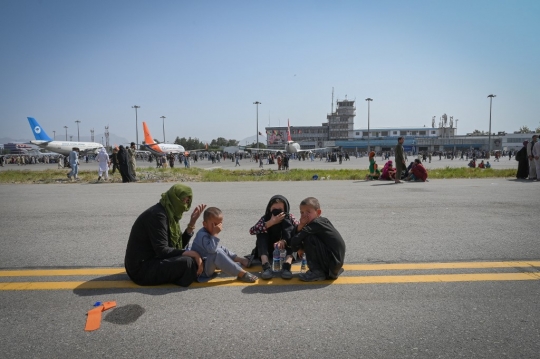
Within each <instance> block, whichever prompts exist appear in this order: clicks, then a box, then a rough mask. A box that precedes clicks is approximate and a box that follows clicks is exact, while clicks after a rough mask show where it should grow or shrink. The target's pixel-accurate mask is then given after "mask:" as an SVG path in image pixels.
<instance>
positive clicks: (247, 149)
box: [238, 147, 284, 153]
mask: <svg viewBox="0 0 540 359" xmlns="http://www.w3.org/2000/svg"><path fill="white" fill-rule="evenodd" d="M238 149H240V150H243V151H250V152H252V151H254V152H272V153H276V152H284V150H283V149H280V150H275V149H272V148H259V149H256V148H251V147H250V148H247V147H246V148H241V147H238Z"/></svg>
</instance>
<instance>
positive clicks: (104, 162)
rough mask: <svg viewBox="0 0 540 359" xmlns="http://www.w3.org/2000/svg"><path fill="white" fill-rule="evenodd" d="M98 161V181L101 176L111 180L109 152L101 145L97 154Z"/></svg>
mask: <svg viewBox="0 0 540 359" xmlns="http://www.w3.org/2000/svg"><path fill="white" fill-rule="evenodd" d="M96 160H97V162H98V167H99V168H98V179H97V180H98V182H99V181H101V176H102V175H103V177H105V181H108V180H109V163H110V162H109V154H108V153H107V151H106V150H105V147H101V150H99V153H98V155H97V156H96Z"/></svg>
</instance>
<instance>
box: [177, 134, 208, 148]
mask: <svg viewBox="0 0 540 359" xmlns="http://www.w3.org/2000/svg"><path fill="white" fill-rule="evenodd" d="M174 143H175V144H177V145H181V146H184V148H185V149H186V150H188V151H190V150H200V149H202V148H204V143H202V142H201V141H199V139H198V138H191V137H189V138H185V137H182V138H178V137H176V140H174Z"/></svg>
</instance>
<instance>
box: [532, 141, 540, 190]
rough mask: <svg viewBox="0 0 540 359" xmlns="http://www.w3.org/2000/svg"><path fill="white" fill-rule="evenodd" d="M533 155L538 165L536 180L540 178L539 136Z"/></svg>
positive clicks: (535, 142) (536, 165)
mask: <svg viewBox="0 0 540 359" xmlns="http://www.w3.org/2000/svg"><path fill="white" fill-rule="evenodd" d="M534 137H535V136H533V139H534ZM532 155H533V156H534V165H535V167H536V181H538V180H540V141H538V136H536V141H534V145H533V148H532Z"/></svg>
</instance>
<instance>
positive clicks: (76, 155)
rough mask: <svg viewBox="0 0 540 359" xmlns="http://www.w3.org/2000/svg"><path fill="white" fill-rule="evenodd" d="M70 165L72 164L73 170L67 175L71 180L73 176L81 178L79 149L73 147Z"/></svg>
mask: <svg viewBox="0 0 540 359" xmlns="http://www.w3.org/2000/svg"><path fill="white" fill-rule="evenodd" d="M69 165H70V166H71V172H69V173H68V174H67V177H68V178H69V179H70V180H71V177H73V178H75V179H76V180H78V179H79V149H78V148H77V147H73V149H72V150H71V152H70V153H69Z"/></svg>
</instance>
